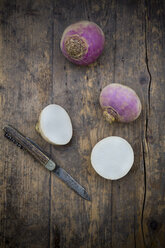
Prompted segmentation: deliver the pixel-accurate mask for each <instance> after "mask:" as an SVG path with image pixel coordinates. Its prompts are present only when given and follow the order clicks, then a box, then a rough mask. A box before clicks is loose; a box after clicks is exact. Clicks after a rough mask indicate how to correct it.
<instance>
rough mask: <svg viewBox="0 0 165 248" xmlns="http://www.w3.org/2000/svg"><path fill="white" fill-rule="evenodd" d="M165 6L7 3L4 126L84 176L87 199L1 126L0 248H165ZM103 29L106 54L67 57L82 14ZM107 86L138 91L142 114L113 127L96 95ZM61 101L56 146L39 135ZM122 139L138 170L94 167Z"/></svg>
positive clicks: (2, 51)
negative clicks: (43, 115)
mask: <svg viewBox="0 0 165 248" xmlns="http://www.w3.org/2000/svg"><path fill="white" fill-rule="evenodd" d="M164 11H165V3H164V1H163V0H159V1H158V0H152V1H148V0H146V1H143V0H137V1H131V0H124V1H121V0H118V1H114V0H112V1H108V0H101V1H97V0H93V1H88V0H84V1H80V0H70V1H66V0H48V1H44V0H35V1H30V0H26V1H24V2H23V1H21V0H13V1H9V0H1V1H0V27H1V28H0V32H1V35H0V40H1V41H0V55H1V60H0V103H1V109H0V127H3V125H4V124H5V123H10V124H12V125H13V126H15V127H16V128H17V129H18V130H20V131H21V132H22V133H24V134H25V135H27V136H29V137H31V138H32V139H33V140H34V141H36V143H38V144H39V145H40V146H41V147H43V148H44V150H46V151H48V152H50V153H51V155H52V158H53V159H54V160H55V161H56V162H57V163H58V164H60V166H61V167H63V168H64V169H65V170H66V171H67V172H69V173H70V175H71V176H73V177H74V178H75V179H76V180H77V181H78V182H80V183H81V184H82V185H83V186H84V187H85V188H86V189H87V191H88V193H89V194H90V196H91V198H92V201H91V202H87V201H84V200H83V199H81V198H80V197H79V196H78V195H76V194H75V193H74V192H72V191H71V190H70V189H69V188H68V187H67V186H66V185H65V184H64V183H62V182H61V181H60V180H59V179H58V178H57V177H55V176H54V175H51V174H49V172H48V171H47V170H46V169H44V168H43V167H42V166H40V165H39V164H38V163H37V162H36V161H34V160H33V159H32V158H31V157H30V156H29V154H26V153H24V152H22V151H21V150H19V149H17V147H16V146H14V145H13V144H11V143H9V142H8V140H6V139H5V138H3V137H2V135H3V132H2V130H1V131H0V135H1V137H2V138H1V140H0V156H1V162H0V219H1V222H0V223H1V224H0V247H2V248H8V247H10V248H15V247H20V248H22V247H23V248H24V247H25V248H26V247H27V248H33V247H34V248H37V247H40V248H42V247H43V248H46V247H52V248H53V247H56V248H58V247H60V248H77V247H79V248H114V247H115V248H116V247H117V248H129V247H130V248H132V247H135V248H143V247H144V248H146V247H147V248H164V247H165V236H164V232H165V195H164V192H165V180H164V176H165V170H164V155H165V154H164V149H165V142H164V141H165V132H164V126H163V124H164V119H165V118H164V117H165V116H164V113H165V111H164V108H165V104H164V99H165V96H164V94H165V71H164V64H165V52H164V51H165V42H164V41H165V14H164ZM84 19H86V20H91V21H94V22H96V23H97V24H98V25H100V27H101V28H102V29H103V31H104V33H105V38H106V43H105V49H104V52H103V54H102V56H101V57H100V58H99V59H98V60H97V62H95V63H94V64H92V65H90V66H87V67H80V66H76V65H73V64H71V63H70V62H69V61H67V60H66V59H65V58H64V57H63V56H62V54H61V52H60V48H59V43H60V38H61V36H62V33H63V31H64V29H65V28H66V27H67V26H68V25H69V24H71V23H74V22H76V21H79V20H84ZM109 83H121V84H124V85H127V86H130V87H131V88H133V89H134V90H135V91H136V92H137V94H138V95H139V97H140V99H141V101H142V106H143V110H142V114H141V116H140V118H139V119H138V120H136V121H135V122H133V123H130V124H127V125H126V124H121V123H113V124H112V125H109V124H108V123H107V122H106V121H105V120H104V119H103V116H102V111H101V109H100V106H99V102H98V97H99V94H100V91H101V89H102V88H103V87H104V86H106V85H107V84H109ZM50 103H57V104H59V105H61V106H62V107H64V108H65V109H66V110H67V112H68V113H69V115H70V117H71V119H72V123H73V129H74V135H73V138H72V140H71V142H70V143H69V144H68V145H66V146H63V147H59V146H58V147H56V146H52V145H51V146H50V145H49V144H48V143H46V142H45V141H44V140H43V139H42V138H41V137H40V136H39V135H38V134H37V133H36V132H35V124H36V122H37V119H38V116H39V113H40V111H41V110H42V108H43V107H45V106H46V105H48V104H50ZM110 135H117V136H121V137H123V138H125V139H126V140H128V141H129V142H130V144H131V145H132V147H133V149H134V152H135V162H134V165H133V168H132V169H131V171H130V172H129V173H128V175H127V176H125V177H124V178H122V179H121V180H118V181H108V180H105V179H103V178H101V177H100V176H99V175H97V174H96V173H95V171H94V170H93V168H92V166H91V163H90V153H91V150H92V147H93V146H94V145H95V144H96V143H97V142H98V141H99V140H101V139H102V138H104V137H107V136H110Z"/></svg>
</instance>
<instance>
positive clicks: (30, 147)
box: [3, 125, 90, 201]
mask: <svg viewBox="0 0 165 248" xmlns="http://www.w3.org/2000/svg"><path fill="white" fill-rule="evenodd" d="M3 130H4V132H5V137H6V138H8V139H9V140H11V141H12V142H13V143H14V144H16V145H17V146H19V147H20V148H21V149H24V150H26V151H28V152H29V153H30V154H31V155H32V156H33V157H35V159H37V160H38V161H39V162H40V163H41V164H43V165H44V166H45V167H46V168H47V169H48V170H49V171H51V172H52V173H54V174H55V175H56V176H57V177H58V178H59V179H61V180H62V181H63V182H64V183H65V184H66V185H67V186H69V187H70V188H71V189H72V190H74V191H75V192H76V193H77V194H78V195H80V196H81V197H82V198H84V199H85V200H88V201H90V197H89V195H88V193H87V191H86V190H85V188H83V187H82V186H81V185H80V184H79V183H78V182H77V181H76V180H74V179H73V178H72V177H71V176H70V175H69V174H68V173H67V172H66V171H65V170H64V169H62V168H61V167H60V166H58V165H56V163H55V162H54V161H52V159H51V158H50V156H49V155H48V154H47V153H46V152H44V151H43V150H42V148H41V147H40V146H39V145H37V144H36V143H35V142H34V141H33V140H32V139H30V138H29V137H26V136H24V135H23V134H22V133H20V132H19V131H18V130H16V129H15V128H13V127H12V126H10V125H7V126H5V127H4V128H3Z"/></svg>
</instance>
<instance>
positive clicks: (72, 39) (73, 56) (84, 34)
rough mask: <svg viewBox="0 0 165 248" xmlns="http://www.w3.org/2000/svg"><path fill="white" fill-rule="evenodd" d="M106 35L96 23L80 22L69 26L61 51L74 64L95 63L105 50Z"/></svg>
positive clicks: (63, 37)
mask: <svg viewBox="0 0 165 248" xmlns="http://www.w3.org/2000/svg"><path fill="white" fill-rule="evenodd" d="M104 41H105V37H104V33H103V31H102V30H101V28H100V27H99V26H98V25H97V24H95V23H94V22H89V21H80V22H77V23H75V24H72V25H70V26H68V27H67V28H66V29H65V31H64V33H63V35H62V38H61V43H60V47H61V51H62V53H63V55H64V56H65V57H66V58H67V59H68V60H70V61H71V62H72V63H75V64H78V65H88V64H91V63H93V62H94V61H95V60H96V59H97V58H98V57H99V56H100V54H101V53H102V51H103V48H104Z"/></svg>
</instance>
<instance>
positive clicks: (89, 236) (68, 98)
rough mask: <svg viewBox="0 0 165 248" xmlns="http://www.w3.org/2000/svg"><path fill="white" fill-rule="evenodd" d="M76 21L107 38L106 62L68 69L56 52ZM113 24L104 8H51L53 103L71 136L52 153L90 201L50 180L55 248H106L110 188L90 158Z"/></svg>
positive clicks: (98, 130) (100, 129)
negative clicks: (90, 24)
mask: <svg viewBox="0 0 165 248" xmlns="http://www.w3.org/2000/svg"><path fill="white" fill-rule="evenodd" d="M80 9H81V11H80ZM105 10H107V11H105ZM82 19H89V20H91V21H95V22H96V23H98V24H99V25H100V26H101V27H102V28H103V30H104V31H105V33H106V38H108V39H107V42H106V46H107V51H108V54H110V55H109V56H108V57H106V50H105V51H104V54H103V56H102V57H101V58H100V59H99V60H98V61H97V62H96V63H95V64H94V65H92V66H89V67H79V66H75V65H73V64H71V63H70V62H68V61H67V60H66V59H65V58H64V57H63V56H62V54H61V52H60V51H59V42H60V38H61V35H62V32H63V31H64V28H65V27H67V26H68V25H69V24H71V23H74V22H76V21H79V20H82ZM113 19H114V13H113V6H112V7H111V8H110V4H109V3H108V2H103V1H102V2H98V1H95V2H93V3H92V4H91V3H89V2H88V1H85V2H83V1H78V2H77V1H71V2H67V1H62V2H61V1H58V2H56V4H55V6H54V34H55V39H54V61H53V63H54V66H53V68H54V70H53V72H54V88H53V92H54V102H55V103H59V104H61V105H62V106H63V107H64V108H66V110H67V111H68V112H69V114H70V116H71V119H72V122H73V127H74V136H73V139H72V141H71V143H70V144H69V145H68V146H66V147H65V148H64V147H63V148H59V147H57V148H53V149H52V153H53V155H54V157H56V158H58V160H59V162H60V164H61V166H63V167H64V168H65V169H66V170H67V171H68V172H69V173H70V174H71V175H72V176H73V177H75V178H76V179H77V180H78V181H79V182H80V183H81V184H82V185H83V186H84V187H86V189H87V191H88V192H89V194H90V195H91V196H92V202H87V201H84V200H82V199H81V198H80V197H79V196H77V195H76V194H75V193H74V192H71V191H70V190H69V189H68V188H66V187H65V185H63V184H62V183H60V182H59V180H58V179H56V178H54V177H53V178H52V187H53V188H52V190H53V192H52V223H53V225H52V236H53V234H56V230H58V232H59V233H60V236H59V239H58V240H57V243H58V244H60V247H72V248H74V247H77V246H79V247H110V240H111V235H112V233H111V221H109V218H110V219H111V216H110V213H111V182H110V181H105V180H103V179H102V178H100V177H99V176H97V175H96V173H95V172H94V171H93V169H92V167H91V164H90V152H91V149H92V147H93V145H94V144H95V143H96V142H97V140H99V139H100V138H101V137H103V136H105V135H106V131H108V130H109V126H108V125H107V124H106V123H105V122H104V120H103V118H102V113H101V110H100V107H99V103H98V96H99V93H100V87H101V79H100V75H102V77H105V78H106V76H107V75H109V77H110V76H112V75H113V68H112V67H111V65H110V63H108V64H107V60H109V59H110V61H113V56H114V55H113V49H114V42H113V41H112V44H109V40H110V39H111V38H112V32H113V31H114V22H112V20H113ZM108 49H109V50H108ZM105 58H106V60H105ZM59 61H60V63H59ZM108 70H110V72H108ZM102 80H103V79H102ZM61 210H62V211H61ZM59 211H60V212H59ZM108 215H109V218H108V219H107V216H108ZM53 244H54V241H53V240H52V246H53ZM55 245H57V244H56V242H55Z"/></svg>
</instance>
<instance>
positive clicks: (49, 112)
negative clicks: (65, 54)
mask: <svg viewBox="0 0 165 248" xmlns="http://www.w3.org/2000/svg"><path fill="white" fill-rule="evenodd" d="M36 130H37V131H38V132H39V133H40V134H41V136H42V137H43V138H44V139H45V140H46V141H47V142H49V143H51V144H54V145H65V144H67V143H68V142H69V141H70V140H71V138H72V134H73V129H72V123H71V119H70V117H69V115H68V113H67V112H66V110H65V109H64V108H62V107H61V106H59V105H57V104H50V105H48V106H47V107H45V108H44V109H43V110H42V111H41V114H40V116H39V121H38V123H37V125H36Z"/></svg>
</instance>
